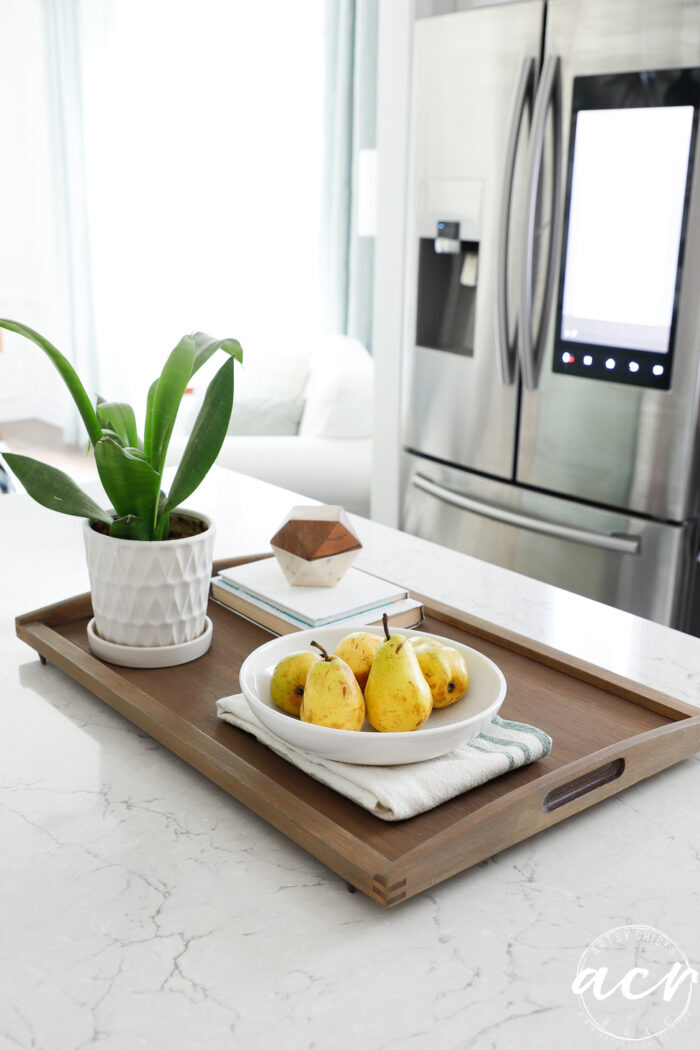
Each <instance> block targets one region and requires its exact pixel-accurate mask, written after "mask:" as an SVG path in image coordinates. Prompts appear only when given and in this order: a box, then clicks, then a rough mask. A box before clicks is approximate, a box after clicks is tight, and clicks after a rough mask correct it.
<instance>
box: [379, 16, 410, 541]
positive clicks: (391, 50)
mask: <svg viewBox="0 0 700 1050" xmlns="http://www.w3.org/2000/svg"><path fill="white" fill-rule="evenodd" d="M413 8H414V4H413V0H381V3H380V5H379V69H378V78H377V158H378V160H377V202H378V208H377V237H376V242H375V255H374V323H373V334H372V347H373V353H374V359H375V390H376V396H375V414H374V465H373V472H372V495H371V516H372V518H373V519H374V520H375V521H380V522H382V523H383V524H385V525H392V526H394V527H396V526H397V525H398V524H399V495H400V492H399V490H400V477H399V476H400V461H401V384H402V372H403V369H402V356H403V355H402V348H403V331H404V280H405V277H404V272H405V266H404V249H405V238H406V218H407V192H408V185H407V177H408V176H407V173H408V168H409V166H408V150H409V138H410V108H411V107H410V101H411V55H412V42H413V16H414V11H413Z"/></svg>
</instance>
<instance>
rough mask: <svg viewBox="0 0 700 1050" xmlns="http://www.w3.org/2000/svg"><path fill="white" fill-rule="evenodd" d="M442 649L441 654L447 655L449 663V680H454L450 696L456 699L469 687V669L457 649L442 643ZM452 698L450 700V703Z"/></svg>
mask: <svg viewBox="0 0 700 1050" xmlns="http://www.w3.org/2000/svg"><path fill="white" fill-rule="evenodd" d="M442 651H443V655H445V656H447V659H448V660H449V663H450V670H451V681H452V682H454V689H453V690H452V697H453V700H458V699H459V697H460V696H464V694H465V693H466V691H467V689H468V688H469V669H468V668H467V661H466V660H465V659H464V657H463V656H462V654H461V653H460V651H459V649H455V648H453V647H452V646H451V645H444V646H443V649H442ZM453 700H451V701H450V703H452V702H453Z"/></svg>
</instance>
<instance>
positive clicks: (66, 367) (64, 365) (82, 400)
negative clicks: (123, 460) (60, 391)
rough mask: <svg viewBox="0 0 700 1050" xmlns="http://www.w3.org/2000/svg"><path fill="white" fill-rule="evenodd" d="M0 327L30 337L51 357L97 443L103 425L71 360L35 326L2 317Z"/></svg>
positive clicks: (88, 430) (90, 436) (86, 427)
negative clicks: (35, 328) (31, 326)
mask: <svg viewBox="0 0 700 1050" xmlns="http://www.w3.org/2000/svg"><path fill="white" fill-rule="evenodd" d="M0 328H5V329H7V331H8V332H16V333H17V334H18V335H23V336H24V337H25V338H26V339H30V340H31V341H32V342H33V343H36V345H37V346H38V347H40V349H42V350H43V351H44V353H45V354H46V355H47V356H48V357H49V359H50V360H51V362H52V363H53V365H54V366H55V367H56V369H57V370H58V372H59V374H60V376H61V378H62V379H63V382H64V383H65V384H66V386H67V387H68V390H69V391H70V394H71V397H72V398H73V400H74V401H75V404H76V406H77V408H78V411H79V412H80V415H81V417H82V420H83V423H84V424H85V429H86V430H87V433H88V437H89V438H90V441H91V442H92V444H93V445H94V444H96V443H97V442H98V441H99V440H100V438H101V437H102V427H101V426H100V421H99V419H98V418H97V414H96V413H95V410H94V408H93V407H92V404H91V402H90V398H89V397H88V395H87V393H86V391H85V387H84V386H83V384H82V383H81V382H80V379H79V378H78V374H77V372H76V371H75V369H74V368H73V366H72V364H71V363H70V361H69V360H68V359H67V358H66V357H64V356H63V354H62V353H61V351H60V350H57V349H56V347H55V346H54V345H53V343H50V342H49V341H48V339H45V338H44V336H43V335H39V333H38V332H35V331H34V329H33V328H29V327H28V325H26V324H20V322H19V321H9V320H6V319H0Z"/></svg>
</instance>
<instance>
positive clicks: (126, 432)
mask: <svg viewBox="0 0 700 1050" xmlns="http://www.w3.org/2000/svg"><path fill="white" fill-rule="evenodd" d="M97 418H98V419H99V420H100V422H101V423H102V424H103V425H104V426H105V427H110V428H111V429H112V430H113V431H115V433H117V434H118V435H119V440H120V441H121V443H122V445H126V446H129V445H133V446H134V447H136V446H138V443H139V437H138V434H137V432H136V416H135V415H134V410H133V408H132V407H131V405H127V404H124V402H120V401H102V400H101V399H98V403H97Z"/></svg>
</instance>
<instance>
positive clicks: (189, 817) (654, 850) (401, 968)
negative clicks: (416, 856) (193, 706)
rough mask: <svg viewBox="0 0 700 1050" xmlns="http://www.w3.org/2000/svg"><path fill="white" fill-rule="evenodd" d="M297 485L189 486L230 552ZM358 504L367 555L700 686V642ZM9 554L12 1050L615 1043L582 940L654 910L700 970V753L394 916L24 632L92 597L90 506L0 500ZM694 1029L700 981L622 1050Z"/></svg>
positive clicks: (5, 941)
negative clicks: (26, 639)
mask: <svg viewBox="0 0 700 1050" xmlns="http://www.w3.org/2000/svg"><path fill="white" fill-rule="evenodd" d="M298 501H299V500H297V499H296V498H295V497H294V496H293V494H291V493H289V492H285V491H283V490H279V489H274V488H272V487H270V486H268V485H264V484H262V483H260V482H256V481H253V480H252V479H249V478H244V477H242V476H238V475H233V474H229V473H228V472H221V471H215V472H213V474H212V475H210V478H209V479H208V481H207V482H206V483H205V485H204V486H203V487H202V489H201V490H200V492H199V493H198V495H197V497H196V498H195V499H193V500H191V501H190V503H191V505H192V506H197V507H198V508H200V509H202V510H206V511H207V512H209V513H212V514H213V515H214V516H215V518H216V520H217V524H218V535H217V549H216V554H217V556H226V555H233V554H237V553H252V552H254V551H259V550H262V549H264V548H265V546H266V543H267V540H268V538H269V537H270V536H271V535H272V533H273V532H274V531H275V529H276V527H277V526H278V525H279V523H280V521H281V520H282V518H283V516H284V514H285V513H286V512H287V510H288V509H289V507H290V505H291V504H292V503H293V502H298ZM304 502H307V501H304ZM355 520H356V523H357V525H358V529H359V531H360V535H361V538H362V541H363V544H364V550H363V552H362V555H361V560H360V561H359V562H358V564H360V565H364V566H365V567H366V568H370V569H372V570H373V571H376V572H377V573H380V574H382V575H384V576H387V577H389V578H392V579H395V580H396V581H400V582H401V583H403V584H405V585H406V586H408V587H411V588H413V589H415V590H416V591H419V592H421V593H425V594H429V595H431V596H432V597H434V598H435V599H437V600H440V601H443V602H445V603H447V604H450V605H453V606H455V607H457V608H462V609H465V610H467V611H472V612H475V613H476V614H477V615H479V616H482V617H484V618H488V619H492V620H494V621H495V622H497V623H499V624H502V625H504V626H506V627H509V628H512V629H513V630H516V631H518V632H520V633H522V634H525V635H527V636H529V637H534V638H537V639H539V640H541V641H544V642H546V643H548V644H551V645H553V646H555V647H556V648H559V649H562V650H564V651H567V652H570V653H574V654H576V655H578V656H581V657H583V658H585V659H589V660H592V661H593V662H597V663H599V664H601V665H603V666H605V667H608V668H610V669H612V670H615V671H617V672H619V673H620V674H623V675H625V676H627V677H630V678H632V679H635V680H638V681H641V682H645V683H647V684H649V685H652V686H655V687H656V688H659V689H662V690H665V691H666V692H668V693H669V694H671V695H672V696H675V697H679V698H681V699H684V700H686V701H690V702H691V703H693V704H700V640H698V639H693V638H690V637H688V636H686V635H682V634H679V633H678V632H674V631H670V630H667V629H666V628H662V627H659V626H657V625H654V624H651V623H648V622H647V621H643V620H640V619H638V618H635V617H632V616H628V615H626V614H624V613H620V612H617V611H615V610H612V609H609V608H607V607H605V606H601V605H598V604H597V603H594V602H590V601H588V600H586V599H582V598H577V597H575V596H573V595H570V594H567V593H565V592H563V591H559V590H557V589H556V588H553V587H548V586H546V585H543V584H539V583H536V582H535V581H532V580H528V579H526V578H524V577H522V576H517V575H515V574H513V573H510V572H507V571H505V570H501V569H497V568H494V567H493V566H488V565H485V564H483V563H481V562H478V561H476V560H474V559H472V558H469V557H466V556H464V555H459V554H455V553H453V552H448V551H446V550H445V549H443V548H440V547H437V546H435V545H433V544H430V543H426V542H424V541H420V540H417V539H415V538H412V537H409V536H405V535H402V534H400V533H396V532H394V531H393V530H390V529H387V528H385V527H384V526H380V525H376V524H373V523H370V522H367V521H365V520H364V519H355ZM0 551H1V552H2V572H1V573H0V624H1V626H0V658H1V659H0V697H1V699H2V703H1V704H0V719H1V723H0V841H1V842H2V854H1V856H2V860H1V861H0V870H1V871H2V904H1V905H0V909H1V910H0V945H1V949H0V1050H10V1048H13V1047H22V1048H25V1047H26V1048H29V1047H33V1048H37V1050H78V1048H82V1047H90V1046H98V1047H100V1048H101V1050H132V1048H135V1047H146V1048H149V1050H150V1048H158V1050H159V1048H161V1047H163V1048H166V1047H167V1048H168V1050H198V1048H199V1047H207V1048H214V1050H217V1048H229V1047H234V1046H235V1047H241V1048H245V1050H247V1048H248V1047H256V1048H258V1047H260V1048H267V1047H277V1046H284V1047H285V1048H288V1050H289V1048H292V1050H295V1048H299V1050H302V1048H304V1050H305V1048H307V1047H312V1046H313V1047H317V1048H322V1050H325V1048H333V1050H335V1048H338V1050H346V1048H347V1050H355V1048H360V1047H361V1048H363V1050H394V1048H404V1047H406V1048H407V1050H408V1048H412V1050H422V1048H424V1047H425V1048H431V1050H432V1048H440V1050H448V1048H453V1050H458V1048H459V1050H462V1048H466V1047H469V1048H472V1047H475V1048H478V1050H481V1048H492V1050H511V1048H515V1047H521V1046H529V1047H542V1048H547V1050H550V1048H558V1047H560V1046H567V1047H570V1048H573V1050H578V1048H581V1050H583V1048H588V1047H591V1048H601V1047H602V1048H604V1047H606V1046H617V1045H623V1044H618V1043H617V1042H616V1041H614V1040H612V1039H611V1038H610V1037H608V1036H605V1035H603V1034H602V1033H601V1032H599V1031H597V1030H592V1029H591V1028H590V1026H589V1025H587V1023H586V1019H585V1016H584V1014H583V1011H582V1009H581V1007H580V1005H579V1002H578V1000H577V998H576V996H575V995H574V994H573V992H572V990H571V982H572V980H573V978H574V976H575V974H576V968H577V964H578V960H579V957H580V956H581V953H582V952H583V951H584V949H585V948H586V947H587V946H588V945H589V943H590V942H591V941H593V940H594V939H595V938H596V937H599V936H601V935H602V934H603V933H604V932H605V931H607V930H610V929H613V928H614V927H617V926H620V925H624V924H646V925H649V926H652V927H655V928H656V929H659V930H661V931H663V932H664V933H665V934H666V935H667V936H668V937H670V938H673V939H674V940H675V941H676V942H677V943H678V944H679V945H680V946H681V947H682V949H683V950H684V951H685V953H686V954H687V956H688V958H689V960H690V961H691V963H692V964H693V965H694V966H695V967H696V968H700V923H698V921H697V917H698V914H700V877H699V876H700V806H699V805H698V797H699V795H700V757H699V756H697V755H696V756H695V758H693V759H690V760H688V761H685V762H682V763H680V764H679V765H677V766H675V767H673V768H672V769H670V770H668V771H666V772H664V773H662V774H660V775H658V776H656V777H653V778H651V779H650V780H647V781H646V782H643V783H641V784H639V785H637V786H636V787H634V788H631V789H629V790H627V791H626V792H624V793H623V794H621V795H618V796H615V797H614V798H612V799H610V800H608V801H607V802H604V803H602V804H600V805H598V806H595V807H592V808H591V809H589V810H587V811H585V812H584V813H582V814H580V815H579V816H577V817H573V818H571V819H570V820H567V821H565V822H563V823H562V824H560V825H558V826H556V827H554V828H552V829H550V830H548V831H546V832H544V833H542V834H541V835H539V836H538V837H536V838H534V839H530V840H528V841H527V842H524V843H522V844H521V845H518V846H515V847H513V848H511V849H509V850H507V851H506V852H504V853H502V854H500V855H498V856H496V857H494V858H492V859H490V860H488V861H486V862H485V863H483V864H480V865H478V866H477V867H476V868H473V869H471V870H470V871H467V872H465V873H463V874H461V875H459V876H456V877H455V878H452V879H450V880H449V881H447V882H445V883H443V884H441V885H440V886H438V887H436V888H435V889H434V890H432V891H430V892H426V893H423V894H421V895H420V896H418V897H416V898H415V899H413V900H411V901H409V902H407V903H406V904H403V905H401V906H400V907H399V908H398V909H396V910H394V911H383V910H382V909H381V908H380V907H379V906H378V905H376V904H375V903H373V902H372V901H370V900H369V899H367V898H365V897H364V896H363V895H362V894H360V893H354V894H350V893H348V891H347V888H346V886H345V884H344V883H343V881H342V880H341V879H339V878H338V877H337V876H336V875H335V874H334V873H333V872H330V871H329V870H328V869H326V868H325V867H324V866H323V865H322V864H320V863H319V862H318V861H316V860H315V859H314V858H313V857H310V856H308V855H307V854H306V853H305V852H304V851H303V850H301V849H300V848H299V847H297V846H295V845H294V844H293V843H291V842H289V841H287V839H285V838H284V837H283V836H282V835H280V834H279V833H278V832H276V831H275V830H274V829H273V828H271V827H269V826H268V825H267V824H266V823H265V822H264V821H262V820H260V819H259V818H258V817H256V816H255V815H253V814H252V813H250V812H249V811H248V810H247V809H245V807H243V806H242V805H240V804H239V803H237V802H236V801H235V800H233V799H231V798H230V797H229V796H228V795H226V794H225V793H224V792H223V791H220V790H219V789H218V788H216V787H215V786H214V785H213V784H211V783H210V782H209V781H207V780H206V779H204V778H203V777H202V776H200V775H199V774H198V773H196V772H195V771H194V770H192V769H190V768H189V767H188V766H186V765H185V764H184V763H183V762H181V761H180V760H178V759H177V758H175V757H174V756H173V755H171V754H170V753H169V752H168V751H166V750H164V749H163V748H162V747H161V746H160V745H158V744H157V743H155V742H154V741H153V740H151V739H150V738H149V737H147V736H145V735H144V734H142V733H141V732H139V731H138V730H137V729H135V728H134V727H133V726H131V725H130V724H129V723H128V722H126V721H125V720H124V719H122V718H121V717H120V716H119V715H118V714H116V713H115V712H113V711H112V710H111V709H109V708H107V707H106V706H105V705H104V704H102V703H101V702H99V701H97V700H96V699H95V698H94V697H93V696H91V694H90V693H88V692H87V691H86V690H84V689H82V688H80V687H79V686H77V685H75V684H74V683H73V682H72V681H71V680H70V679H68V678H67V677H66V676H65V675H63V674H62V673H61V672H60V671H58V670H56V669H55V668H52V667H50V666H47V667H43V666H41V665H40V663H39V661H38V659H37V657H36V654H35V653H34V652H33V651H32V650H31V649H29V648H28V647H27V646H26V645H24V644H23V643H21V642H20V641H19V640H18V639H17V638H16V637H15V634H14V624H13V619H14V616H15V615H16V614H18V613H20V612H26V611H28V610H30V609H33V608H37V607H39V606H42V605H45V604H48V603H50V602H53V601H59V600H61V599H63V598H65V597H68V596H69V595H71V594H76V593H79V592H81V591H84V590H87V587H88V584H87V573H86V569H85V565H84V560H83V552H82V538H81V535H80V522H79V521H78V520H77V519H70V518H65V517H62V516H61V515H58V514H50V513H49V512H48V511H44V510H42V509H41V508H39V507H38V506H36V505H35V504H34V503H32V502H31V501H29V500H28V499H27V498H26V497H24V496H3V497H0ZM699 1030H700V986H698V987H697V989H696V990H695V992H694V998H693V999H692V1002H691V1006H690V1010H689V1012H688V1014H687V1016H686V1017H685V1019H684V1021H683V1022H682V1024H680V1025H678V1026H676V1027H674V1028H673V1029H672V1030H671V1031H670V1032H668V1033H666V1034H665V1035H663V1036H660V1037H659V1038H658V1039H654V1040H652V1041H649V1042H648V1043H645V1044H639V1043H637V1044H624V1045H637V1046H638V1045H649V1046H659V1047H669V1048H672V1050H691V1048H693V1050H695V1048H696V1047H697V1045H698V1031H699Z"/></svg>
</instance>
